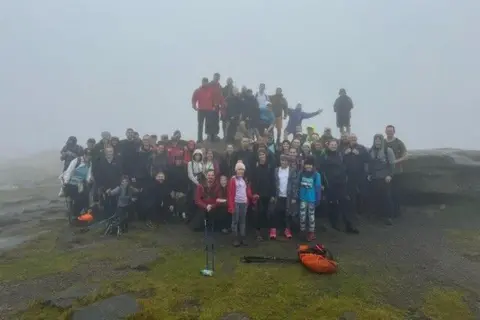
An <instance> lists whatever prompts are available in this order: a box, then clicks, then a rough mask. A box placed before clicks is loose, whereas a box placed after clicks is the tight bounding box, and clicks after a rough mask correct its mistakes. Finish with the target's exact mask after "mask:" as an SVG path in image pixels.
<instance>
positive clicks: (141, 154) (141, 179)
mask: <svg viewBox="0 0 480 320" xmlns="http://www.w3.org/2000/svg"><path fill="white" fill-rule="evenodd" d="M152 154H153V149H152V146H151V145H150V136H149V135H144V136H143V138H142V145H141V146H140V148H139V149H138V152H137V157H136V159H135V172H134V176H133V178H134V180H135V182H136V185H137V187H138V188H143V185H144V183H145V182H146V181H147V180H149V179H150V178H151V166H152V164H151V161H152Z"/></svg>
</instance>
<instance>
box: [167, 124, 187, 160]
mask: <svg viewBox="0 0 480 320" xmlns="http://www.w3.org/2000/svg"><path fill="white" fill-rule="evenodd" d="M185 145H186V142H185V141H183V140H182V133H181V132H180V130H175V131H174V132H173V135H172V138H171V140H170V141H169V143H168V146H167V155H168V163H169V164H172V163H173V161H174V160H175V158H176V157H183V153H184V151H185Z"/></svg>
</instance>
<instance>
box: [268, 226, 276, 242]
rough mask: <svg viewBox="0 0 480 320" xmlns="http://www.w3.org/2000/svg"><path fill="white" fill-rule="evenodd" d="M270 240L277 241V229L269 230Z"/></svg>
mask: <svg viewBox="0 0 480 320" xmlns="http://www.w3.org/2000/svg"><path fill="white" fill-rule="evenodd" d="M269 237H270V240H275V239H277V229H275V228H271V229H270V236H269Z"/></svg>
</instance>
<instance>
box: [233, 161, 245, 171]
mask: <svg viewBox="0 0 480 320" xmlns="http://www.w3.org/2000/svg"><path fill="white" fill-rule="evenodd" d="M241 169H243V170H245V165H244V164H243V163H242V162H237V164H236V165H235V172H236V171H238V170H241Z"/></svg>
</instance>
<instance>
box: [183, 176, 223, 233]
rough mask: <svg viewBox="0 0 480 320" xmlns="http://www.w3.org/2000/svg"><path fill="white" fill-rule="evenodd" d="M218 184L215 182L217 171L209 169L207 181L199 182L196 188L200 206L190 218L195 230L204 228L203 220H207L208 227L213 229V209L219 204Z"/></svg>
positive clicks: (197, 201)
mask: <svg viewBox="0 0 480 320" xmlns="http://www.w3.org/2000/svg"><path fill="white" fill-rule="evenodd" d="M217 191H218V190H217V184H216V183H215V172H213V171H208V172H207V174H206V179H205V182H202V183H199V184H198V185H197V188H196V190H195V204H196V205H197V207H198V208H199V210H196V212H194V215H193V217H192V218H191V220H190V226H191V227H192V229H193V230H194V231H199V230H202V229H203V223H202V222H203V220H204V219H206V220H207V227H208V228H209V229H213V226H212V221H213V219H212V217H211V215H212V211H213V210H214V209H215V207H216V206H217Z"/></svg>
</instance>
